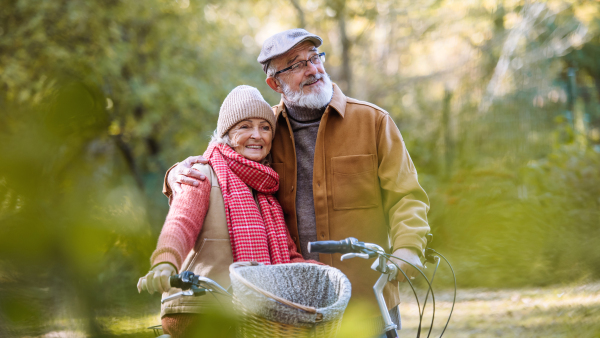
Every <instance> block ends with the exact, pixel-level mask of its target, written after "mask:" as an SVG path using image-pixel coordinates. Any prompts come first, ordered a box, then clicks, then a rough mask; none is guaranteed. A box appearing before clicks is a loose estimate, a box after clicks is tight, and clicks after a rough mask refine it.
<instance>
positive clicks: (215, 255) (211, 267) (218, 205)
mask: <svg viewBox="0 0 600 338" xmlns="http://www.w3.org/2000/svg"><path fill="white" fill-rule="evenodd" d="M194 168H195V169H198V170H199V171H200V172H201V173H202V174H204V175H205V176H206V179H207V180H209V182H210V184H211V189H210V201H209V208H208V212H207V213H206V217H205V218H204V224H203V226H202V230H201V231H200V234H199V235H198V239H197V240H196V244H195V246H194V249H192V251H190V253H189V255H188V256H187V258H186V259H185V261H184V262H183V264H182V265H181V270H180V271H179V272H182V271H186V270H188V271H192V272H194V273H195V274H197V275H200V276H203V277H208V278H210V279H212V280H214V281H216V282H217V283H219V284H220V285H221V286H222V287H224V288H225V289H227V288H229V285H231V281H230V280H229V265H231V263H233V254H232V252H231V243H230V241H229V230H228V228H227V219H226V218H225V204H224V202H223V195H222V194H221V188H220V187H219V181H218V180H217V175H216V174H215V172H214V170H213V169H212V168H211V166H210V165H207V164H194ZM180 291H181V289H178V288H171V289H170V290H169V291H168V292H165V293H163V298H164V297H166V296H169V295H172V294H174V293H177V292H180ZM216 297H221V296H218V295H217V296H216ZM219 301H220V302H221V303H222V304H228V303H231V301H230V300H228V299H226V298H222V297H221V299H219ZM217 306H221V305H220V304H218V303H216V300H215V297H213V296H211V295H209V294H206V295H204V296H201V297H183V298H179V299H176V300H173V301H170V302H167V303H165V304H163V305H162V307H161V311H160V315H161V317H162V316H164V315H166V314H172V313H203V312H205V311H206V310H208V309H214V308H215V307H217Z"/></svg>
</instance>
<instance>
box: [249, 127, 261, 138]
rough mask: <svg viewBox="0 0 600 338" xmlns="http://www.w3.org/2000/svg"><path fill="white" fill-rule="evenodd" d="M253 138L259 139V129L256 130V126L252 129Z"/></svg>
mask: <svg viewBox="0 0 600 338" xmlns="http://www.w3.org/2000/svg"><path fill="white" fill-rule="evenodd" d="M251 137H252V138H253V139H255V140H258V139H260V130H258V128H254V129H252V136H251Z"/></svg>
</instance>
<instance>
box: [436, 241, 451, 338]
mask: <svg viewBox="0 0 600 338" xmlns="http://www.w3.org/2000/svg"><path fill="white" fill-rule="evenodd" d="M431 251H433V252H434V253H436V254H437V255H438V256H439V257H442V258H443V259H444V261H446V264H448V267H449V268H450V271H452V277H453V278H454V299H453V300H452V308H451V309H450V314H449V315H448V321H446V325H445V326H444V329H443V330H442V333H441V334H440V337H439V338H442V336H443V335H444V332H446V329H447V328H448V323H450V318H451V317H452V312H453V311H454V305H455V304H456V274H455V273H454V269H453V268H452V265H451V264H450V262H449V261H448V260H447V259H446V257H444V255H442V254H441V253H439V252H437V251H435V250H434V249H431ZM438 264H439V263H438Z"/></svg>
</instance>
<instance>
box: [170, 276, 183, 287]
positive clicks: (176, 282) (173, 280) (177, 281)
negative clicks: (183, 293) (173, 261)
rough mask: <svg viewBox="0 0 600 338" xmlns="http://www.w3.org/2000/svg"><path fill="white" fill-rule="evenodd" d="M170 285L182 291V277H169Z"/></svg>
mask: <svg viewBox="0 0 600 338" xmlns="http://www.w3.org/2000/svg"><path fill="white" fill-rule="evenodd" d="M169 284H170V285H171V287H174V288H180V289H181V276H179V275H173V276H171V277H169Z"/></svg>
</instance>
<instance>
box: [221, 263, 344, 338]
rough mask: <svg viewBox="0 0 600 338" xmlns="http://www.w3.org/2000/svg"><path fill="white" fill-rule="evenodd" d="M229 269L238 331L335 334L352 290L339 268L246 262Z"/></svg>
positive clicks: (243, 334)
mask: <svg viewBox="0 0 600 338" xmlns="http://www.w3.org/2000/svg"><path fill="white" fill-rule="evenodd" d="M229 272H230V277H231V283H232V284H231V285H232V288H233V294H234V297H233V307H234V310H235V311H236V313H238V314H239V315H240V316H241V318H240V319H239V325H238V328H237V335H238V337H243V338H247V337H248V338H249V337H253V338H262V337H319V338H321V337H323V338H325V337H328V338H329V337H331V338H333V337H336V335H337V333H338V331H339V328H340V325H341V322H342V316H343V314H344V310H345V309H346V306H347V305H348V301H349V299H350V293H351V286H350V282H349V281H348V278H346V276H345V275H344V274H343V273H342V272H341V271H339V270H338V269H335V268H332V267H328V266H321V265H316V264H304V263H300V264H280V265H258V264H257V263H250V262H241V263H234V264H232V265H231V266H230V268H229Z"/></svg>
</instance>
